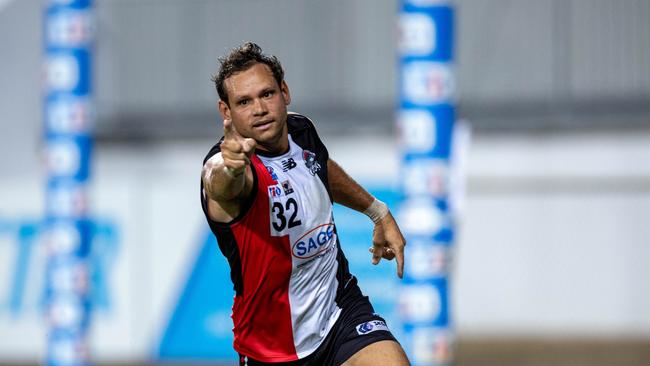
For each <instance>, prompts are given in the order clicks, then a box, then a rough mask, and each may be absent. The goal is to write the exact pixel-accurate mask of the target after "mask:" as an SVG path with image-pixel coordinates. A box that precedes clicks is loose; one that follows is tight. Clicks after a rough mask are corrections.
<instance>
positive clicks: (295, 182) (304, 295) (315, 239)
mask: <svg viewBox="0 0 650 366" xmlns="http://www.w3.org/2000/svg"><path fill="white" fill-rule="evenodd" d="M258 156H259V155H258ZM259 158H260V160H261V161H262V163H264V165H265V166H266V169H267V171H268V172H269V173H270V174H271V176H272V178H273V179H274V180H275V181H277V184H276V185H275V186H269V187H268V196H269V209H270V210H271V212H270V220H271V222H270V224H271V225H270V227H271V235H274V236H285V235H288V236H289V243H290V245H291V254H292V273H291V279H290V281H289V303H290V307H291V319H292V326H293V338H294V344H295V347H296V353H297V354H298V357H299V358H303V357H305V356H307V355H309V354H311V353H312V352H313V351H314V350H315V349H316V348H318V346H319V345H320V344H321V343H322V341H323V340H324V338H325V336H326V335H327V333H328V332H329V330H330V329H331V328H332V326H333V325H334V323H335V322H336V320H337V319H338V316H339V314H340V312H341V309H340V308H339V307H338V306H337V305H336V301H335V298H336V290H337V288H338V280H337V278H336V273H337V270H338V264H337V263H336V258H337V254H338V248H337V245H336V243H337V237H336V233H335V230H334V221H333V216H332V204H331V202H330V200H329V194H328V192H327V188H326V187H325V185H324V184H323V182H322V181H321V179H320V178H319V177H318V175H317V174H316V173H317V172H318V171H319V170H320V169H326V167H321V166H320V165H319V163H318V162H317V161H316V159H315V154H314V152H312V151H309V150H303V149H302V148H301V147H300V146H298V145H297V144H296V143H295V142H294V141H293V139H292V138H291V135H289V151H288V152H287V153H286V154H283V155H281V156H277V157H264V156H259Z"/></svg>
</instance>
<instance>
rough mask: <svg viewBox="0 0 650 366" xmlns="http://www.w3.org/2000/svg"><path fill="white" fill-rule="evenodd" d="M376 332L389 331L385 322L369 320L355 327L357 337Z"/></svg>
mask: <svg viewBox="0 0 650 366" xmlns="http://www.w3.org/2000/svg"><path fill="white" fill-rule="evenodd" d="M378 330H385V331H390V330H389V329H388V326H387V325H386V322H384V321H383V320H371V321H369V322H365V323H361V324H359V325H357V333H358V334H359V335H364V334H368V333H372V332H376V331H378Z"/></svg>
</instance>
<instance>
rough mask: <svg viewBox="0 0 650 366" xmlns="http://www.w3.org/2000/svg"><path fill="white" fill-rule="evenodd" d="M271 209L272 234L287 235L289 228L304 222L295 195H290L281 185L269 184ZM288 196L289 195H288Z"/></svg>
mask: <svg viewBox="0 0 650 366" xmlns="http://www.w3.org/2000/svg"><path fill="white" fill-rule="evenodd" d="M268 190H269V209H270V210H271V212H270V216H271V234H272V235H274V236H282V235H287V231H286V230H287V229H291V228H294V227H296V226H299V225H301V224H302V221H301V219H300V216H301V215H300V209H299V207H298V202H297V201H296V199H295V197H291V196H288V195H287V194H285V192H283V189H282V188H280V187H279V186H277V185H276V186H269V187H268ZM287 196H288V197H287Z"/></svg>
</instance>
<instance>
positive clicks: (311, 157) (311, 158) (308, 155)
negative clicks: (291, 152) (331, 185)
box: [302, 150, 320, 175]
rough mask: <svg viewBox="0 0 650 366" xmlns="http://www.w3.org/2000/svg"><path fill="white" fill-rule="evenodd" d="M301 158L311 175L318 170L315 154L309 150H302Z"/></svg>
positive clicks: (318, 165)
mask: <svg viewBox="0 0 650 366" xmlns="http://www.w3.org/2000/svg"><path fill="white" fill-rule="evenodd" d="M302 158H303V160H305V165H306V166H307V169H309V172H310V173H311V175H316V173H317V172H318V171H319V170H320V164H318V162H317V161H316V154H314V153H313V152H311V151H309V150H303V152H302Z"/></svg>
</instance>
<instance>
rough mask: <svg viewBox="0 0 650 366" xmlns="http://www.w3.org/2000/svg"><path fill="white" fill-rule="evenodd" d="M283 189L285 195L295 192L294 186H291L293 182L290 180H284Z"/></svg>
mask: <svg viewBox="0 0 650 366" xmlns="http://www.w3.org/2000/svg"><path fill="white" fill-rule="evenodd" d="M282 190H283V191H284V194H285V195H289V194H291V193H293V187H291V182H289V181H288V180H285V181H284V182H282Z"/></svg>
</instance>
